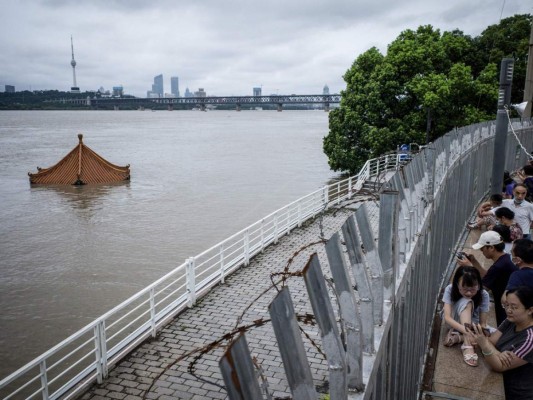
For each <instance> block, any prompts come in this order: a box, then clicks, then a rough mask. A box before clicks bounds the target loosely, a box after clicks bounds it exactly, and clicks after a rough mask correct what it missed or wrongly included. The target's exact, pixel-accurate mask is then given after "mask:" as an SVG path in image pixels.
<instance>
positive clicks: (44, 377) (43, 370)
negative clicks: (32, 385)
mask: <svg viewBox="0 0 533 400" xmlns="http://www.w3.org/2000/svg"><path fill="white" fill-rule="evenodd" d="M39 371H40V375H41V395H42V398H43V400H48V376H47V373H46V360H43V361H41V363H40V364H39Z"/></svg>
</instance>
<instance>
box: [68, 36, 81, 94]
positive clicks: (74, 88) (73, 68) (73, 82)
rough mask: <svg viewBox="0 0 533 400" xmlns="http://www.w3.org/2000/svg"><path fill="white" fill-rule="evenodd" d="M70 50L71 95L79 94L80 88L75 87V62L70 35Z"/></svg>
mask: <svg viewBox="0 0 533 400" xmlns="http://www.w3.org/2000/svg"><path fill="white" fill-rule="evenodd" d="M70 48H71V49H72V60H71V61H70V65H72V87H71V88H70V92H71V93H79V92H80V88H79V87H78V85H76V60H75V59H74V42H73V40H72V35H70Z"/></svg>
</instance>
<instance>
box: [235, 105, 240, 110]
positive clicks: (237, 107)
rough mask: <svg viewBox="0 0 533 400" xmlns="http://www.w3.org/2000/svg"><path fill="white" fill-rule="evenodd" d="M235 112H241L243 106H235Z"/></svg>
mask: <svg viewBox="0 0 533 400" xmlns="http://www.w3.org/2000/svg"><path fill="white" fill-rule="evenodd" d="M235 111H241V105H240V104H239V103H237V104H235Z"/></svg>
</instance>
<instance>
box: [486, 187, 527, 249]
mask: <svg viewBox="0 0 533 400" xmlns="http://www.w3.org/2000/svg"><path fill="white" fill-rule="evenodd" d="M513 196H514V198H512V199H505V200H503V201H502V207H507V208H508V209H509V210H511V211H512V212H514V219H515V221H516V223H517V224H518V225H520V228H522V232H524V239H530V238H531V235H530V234H529V231H530V227H531V222H533V204H531V203H530V202H529V201H526V196H527V187H526V185H524V184H523V183H517V184H516V185H515V187H514V188H513ZM494 210H495V209H494ZM494 210H493V211H494Z"/></svg>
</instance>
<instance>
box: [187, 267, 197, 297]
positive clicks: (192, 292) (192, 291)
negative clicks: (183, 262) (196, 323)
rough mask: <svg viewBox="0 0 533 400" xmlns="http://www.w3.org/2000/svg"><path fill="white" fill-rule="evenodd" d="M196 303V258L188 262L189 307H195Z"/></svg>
mask: <svg viewBox="0 0 533 400" xmlns="http://www.w3.org/2000/svg"><path fill="white" fill-rule="evenodd" d="M194 303H196V277H195V274H194V257H190V258H189V259H188V260H187V305H188V306H189V307H192V306H194Z"/></svg>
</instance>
